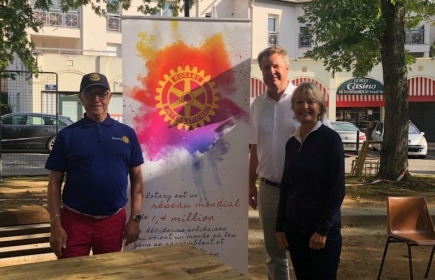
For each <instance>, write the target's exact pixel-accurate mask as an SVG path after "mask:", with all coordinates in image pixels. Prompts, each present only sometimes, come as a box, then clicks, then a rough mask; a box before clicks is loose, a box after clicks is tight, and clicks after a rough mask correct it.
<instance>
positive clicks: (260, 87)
mask: <svg viewBox="0 0 435 280" xmlns="http://www.w3.org/2000/svg"><path fill="white" fill-rule="evenodd" d="M266 90H267V86H266V84H265V83H263V81H261V80H259V79H257V78H251V84H250V93H251V98H256V97H257V96H259V95H261V94H262V93H263V92H265V91H266Z"/></svg>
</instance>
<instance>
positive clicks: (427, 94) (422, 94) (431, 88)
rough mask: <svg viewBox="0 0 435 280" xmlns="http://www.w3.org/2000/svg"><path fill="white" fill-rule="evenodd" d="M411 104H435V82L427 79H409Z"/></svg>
mask: <svg viewBox="0 0 435 280" xmlns="http://www.w3.org/2000/svg"><path fill="white" fill-rule="evenodd" d="M408 94H409V101H410V102H425V101H426V102H435V80H433V79H431V78H427V77H413V78H410V79H408Z"/></svg>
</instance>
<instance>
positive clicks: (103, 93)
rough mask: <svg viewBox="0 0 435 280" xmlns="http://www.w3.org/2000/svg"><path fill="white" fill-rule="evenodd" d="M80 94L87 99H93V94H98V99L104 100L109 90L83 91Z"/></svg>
mask: <svg viewBox="0 0 435 280" xmlns="http://www.w3.org/2000/svg"><path fill="white" fill-rule="evenodd" d="M82 94H83V95H84V96H85V98H86V99H87V100H94V99H95V96H98V99H100V100H104V99H106V98H107V96H109V91H107V90H106V91H85V92H83V93H82Z"/></svg>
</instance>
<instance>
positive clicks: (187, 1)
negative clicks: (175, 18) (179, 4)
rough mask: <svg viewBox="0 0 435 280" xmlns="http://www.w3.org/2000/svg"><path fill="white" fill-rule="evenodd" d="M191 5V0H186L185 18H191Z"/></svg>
mask: <svg viewBox="0 0 435 280" xmlns="http://www.w3.org/2000/svg"><path fill="white" fill-rule="evenodd" d="M189 7H190V3H189V0H184V16H185V17H189V12H190V9H189Z"/></svg>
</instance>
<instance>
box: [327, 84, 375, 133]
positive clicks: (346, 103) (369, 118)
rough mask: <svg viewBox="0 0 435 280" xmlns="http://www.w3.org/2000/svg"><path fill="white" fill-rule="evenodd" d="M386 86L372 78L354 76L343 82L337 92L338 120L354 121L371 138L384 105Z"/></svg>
mask: <svg viewBox="0 0 435 280" xmlns="http://www.w3.org/2000/svg"><path fill="white" fill-rule="evenodd" d="M383 94H384V86H383V85H382V84H381V83H380V82H378V81H376V80H374V79H371V78H354V79H349V80H347V81H345V82H344V83H342V84H341V85H340V86H339V87H338V89H337V94H336V97H337V99H336V107H337V108H336V114H335V116H336V120H337V121H347V122H351V123H354V124H355V125H356V126H358V128H359V129H360V130H361V131H363V132H364V133H366V135H367V137H368V138H369V139H370V137H371V132H372V129H373V127H374V125H376V122H377V121H379V120H380V119H381V107H383V106H384V95H383Z"/></svg>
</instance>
